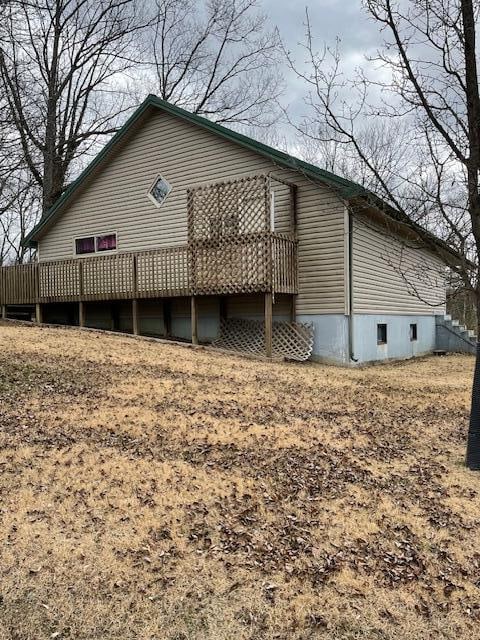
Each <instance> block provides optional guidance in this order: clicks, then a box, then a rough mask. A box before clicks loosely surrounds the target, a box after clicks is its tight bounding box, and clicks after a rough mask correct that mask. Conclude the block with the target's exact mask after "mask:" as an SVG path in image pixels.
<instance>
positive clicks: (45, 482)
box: [0, 324, 480, 640]
mask: <svg viewBox="0 0 480 640" xmlns="http://www.w3.org/2000/svg"><path fill="white" fill-rule="evenodd" d="M472 368H473V360H472V359H471V358H469V357H467V356H465V357H463V356H451V357H447V358H443V359H441V358H437V359H435V358H430V359H425V360H422V361H416V362H408V363H402V364H397V365H387V366H382V367H375V368H369V369H365V370H362V371H346V370H342V369H337V368H333V367H322V366H318V365H312V364H306V365H297V364H291V365H290V364H287V365H285V364H270V363H259V362H255V361H248V360H242V359H241V358H237V357H229V356H225V355H221V354H215V353H209V352H207V351H193V350H191V349H188V348H182V347H178V346H173V345H164V344H159V343H148V342H143V341H136V340H133V339H130V338H127V337H119V336H114V335H104V334H103V335H102V334H99V333H92V332H80V331H78V330H66V329H50V328H37V327H24V326H12V325H6V324H4V325H1V326H0V398H1V402H0V639H1V640H6V639H9V640H10V639H15V640H20V639H22V640H23V639H25V640H26V639H28V640H33V639H35V640H43V639H44V638H45V639H46V638H74V639H85V640H87V639H88V640H92V639H93V638H95V639H106V640H110V639H113V638H115V639H122V640H126V639H132V640H133V639H135V640H137V639H139V640H147V639H149V640H150V639H154V638H155V639H159V640H163V639H168V640H200V639H202V640H205V639H212V640H218V639H222V640H230V639H232V638H235V639H236V640H243V639H246V638H251V639H252V640H253V639H255V640H258V639H265V640H273V639H274V638H276V639H285V640H287V639H288V640H290V639H294V640H295V639H300V638H301V639H309V638H325V639H329V640H330V639H334V638H335V639H338V638H342V639H357V638H359V639H366V640H367V639H368V640H371V639H373V640H394V639H395V640H407V639H408V640H421V639H425V640H426V639H431V638H451V639H455V640H457V639H458V638H468V639H469V640H470V639H475V638H480V589H479V586H480V533H479V532H480V493H479V491H480V475H478V474H473V473H470V472H467V471H466V470H465V469H464V467H463V466H462V461H463V454H464V440H465V433H466V426H467V409H468V401H469V398H468V396H469V391H470V378H471V374H472Z"/></svg>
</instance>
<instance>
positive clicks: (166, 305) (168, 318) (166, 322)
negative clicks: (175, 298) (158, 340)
mask: <svg viewBox="0 0 480 640" xmlns="http://www.w3.org/2000/svg"><path fill="white" fill-rule="evenodd" d="M162 314H163V326H164V329H165V338H170V336H171V335H172V308H171V305H170V300H169V299H168V298H164V299H163V303H162Z"/></svg>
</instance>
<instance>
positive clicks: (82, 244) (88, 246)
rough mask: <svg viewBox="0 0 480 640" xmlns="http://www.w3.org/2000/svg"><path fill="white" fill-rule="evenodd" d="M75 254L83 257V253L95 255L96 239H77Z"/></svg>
mask: <svg viewBox="0 0 480 640" xmlns="http://www.w3.org/2000/svg"><path fill="white" fill-rule="evenodd" d="M75 253H76V254H77V255H81V254H82V253H95V238H94V237H93V236H92V237H91V238H77V239H76V240H75Z"/></svg>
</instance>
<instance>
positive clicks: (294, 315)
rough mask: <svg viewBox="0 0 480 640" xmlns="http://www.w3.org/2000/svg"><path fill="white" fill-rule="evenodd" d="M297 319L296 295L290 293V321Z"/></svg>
mask: <svg viewBox="0 0 480 640" xmlns="http://www.w3.org/2000/svg"><path fill="white" fill-rule="evenodd" d="M296 321H297V296H296V295H295V294H294V295H292V299H291V301H290V322H296Z"/></svg>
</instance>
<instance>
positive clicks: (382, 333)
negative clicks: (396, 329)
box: [377, 324, 387, 344]
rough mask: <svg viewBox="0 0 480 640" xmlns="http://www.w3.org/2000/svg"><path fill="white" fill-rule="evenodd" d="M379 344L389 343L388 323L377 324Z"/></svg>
mask: <svg viewBox="0 0 480 640" xmlns="http://www.w3.org/2000/svg"><path fill="white" fill-rule="evenodd" d="M377 344H387V325H386V324H377Z"/></svg>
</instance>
